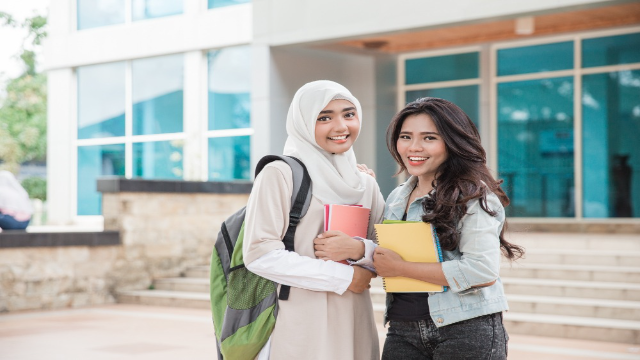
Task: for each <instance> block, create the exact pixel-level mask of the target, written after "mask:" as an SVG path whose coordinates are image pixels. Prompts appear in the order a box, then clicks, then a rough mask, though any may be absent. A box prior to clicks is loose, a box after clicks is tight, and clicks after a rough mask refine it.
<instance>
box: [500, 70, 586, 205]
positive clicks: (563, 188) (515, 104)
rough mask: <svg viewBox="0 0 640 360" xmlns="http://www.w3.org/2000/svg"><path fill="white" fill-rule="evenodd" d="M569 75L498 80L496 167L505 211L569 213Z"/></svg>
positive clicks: (571, 181)
mask: <svg viewBox="0 0 640 360" xmlns="http://www.w3.org/2000/svg"><path fill="white" fill-rule="evenodd" d="M573 162H574V160H573V80H572V78H570V77H566V78H553V79H542V80H530V81H518V82H510V83H502V84H499V85H498V167H499V177H500V178H502V179H504V181H505V183H504V184H503V188H504V189H505V190H506V192H507V195H508V196H509V197H510V198H511V206H509V207H507V214H508V215H509V216H518V217H567V216H574V214H575V209H574V175H573Z"/></svg>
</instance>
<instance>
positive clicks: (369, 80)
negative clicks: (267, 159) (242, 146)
mask: <svg viewBox="0 0 640 360" xmlns="http://www.w3.org/2000/svg"><path fill="white" fill-rule="evenodd" d="M254 49H256V50H254V63H253V65H254V92H253V93H252V115H251V120H252V124H253V128H254V129H255V134H256V135H254V136H253V142H252V154H251V155H252V161H253V162H254V163H255V162H257V161H258V160H259V159H260V158H261V157H262V156H264V155H267V154H282V150H283V147H284V143H285V141H286V139H287V134H286V128H285V122H286V118H287V111H288V109H289V104H290V103H291V99H293V95H294V94H295V92H296V91H297V90H298V89H299V88H300V87H301V86H302V85H304V84H306V83H307V82H310V81H314V80H333V81H335V82H338V83H340V84H342V85H344V86H345V87H347V88H348V89H349V90H350V91H351V92H352V93H353V95H354V96H356V97H357V98H358V100H359V101H360V103H361V105H362V112H363V117H362V121H363V123H362V131H361V133H360V135H359V137H358V141H357V142H356V144H355V146H354V150H355V151H356V156H357V158H358V162H361V163H367V164H369V165H370V166H371V167H374V168H375V146H376V144H375V138H376V131H377V128H376V125H375V124H376V116H375V114H376V109H375V91H376V87H375V75H374V74H375V59H374V58H373V57H372V56H363V55H351V54H339V53H333V52H326V51H319V50H310V49H304V48H296V49H287V48H269V47H267V46H263V45H254Z"/></svg>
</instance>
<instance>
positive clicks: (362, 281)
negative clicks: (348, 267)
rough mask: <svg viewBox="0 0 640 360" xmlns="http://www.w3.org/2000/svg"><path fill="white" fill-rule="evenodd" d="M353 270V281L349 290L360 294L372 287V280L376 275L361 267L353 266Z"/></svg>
mask: <svg viewBox="0 0 640 360" xmlns="http://www.w3.org/2000/svg"><path fill="white" fill-rule="evenodd" d="M352 268H353V279H352V280H351V284H350V285H349V287H348V288H347V290H350V291H352V292H354V293H356V294H360V293H362V292H363V291H365V290H367V289H368V288H370V287H371V285H370V283H371V279H373V278H374V277H376V274H374V273H372V272H371V271H369V270H367V269H364V268H361V267H360V266H352Z"/></svg>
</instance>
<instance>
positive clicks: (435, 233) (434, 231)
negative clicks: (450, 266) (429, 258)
mask: <svg viewBox="0 0 640 360" xmlns="http://www.w3.org/2000/svg"><path fill="white" fill-rule="evenodd" d="M431 229H432V231H433V240H434V241H435V242H436V249H438V260H440V262H443V261H444V258H443V256H442V248H441V247H440V238H438V233H437V232H436V227H435V226H433V224H432V225H431ZM383 281H384V280H383ZM448 288H449V287H448V286H444V287H443V288H442V291H443V292H445V291H447V289H448Z"/></svg>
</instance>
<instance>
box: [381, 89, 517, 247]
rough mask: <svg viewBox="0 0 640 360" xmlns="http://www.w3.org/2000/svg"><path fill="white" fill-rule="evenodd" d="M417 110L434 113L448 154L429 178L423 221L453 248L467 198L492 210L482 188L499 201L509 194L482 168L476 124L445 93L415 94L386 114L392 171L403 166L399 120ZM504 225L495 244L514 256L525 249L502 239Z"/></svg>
mask: <svg viewBox="0 0 640 360" xmlns="http://www.w3.org/2000/svg"><path fill="white" fill-rule="evenodd" d="M419 114H425V115H428V116H430V117H431V119H433V122H434V124H435V125H436V127H437V129H438V132H439V134H440V136H442V139H443V140H444V143H445V147H446V149H447V155H448V156H447V159H446V160H445V161H444V162H443V163H442V164H441V165H440V167H439V168H438V170H437V172H436V176H435V178H434V180H433V184H432V186H433V188H434V190H435V191H433V192H432V196H431V197H427V198H425V200H423V202H422V206H423V209H424V215H423V217H422V221H424V222H429V223H432V224H433V225H434V226H435V228H436V229H437V232H438V237H439V238H440V244H441V246H442V248H443V249H445V250H453V249H456V248H457V247H458V245H459V244H460V230H461V229H460V228H459V227H458V226H459V222H460V220H461V219H462V217H463V216H464V215H465V214H466V213H467V202H469V200H472V199H479V201H480V207H481V208H482V210H484V211H486V212H487V213H488V214H489V215H491V216H496V212H495V211H492V210H491V209H489V207H488V206H487V194H488V193H489V192H492V193H494V194H496V196H498V198H499V199H500V202H501V203H502V206H504V207H506V206H507V205H509V198H508V197H507V194H505V192H504V191H503V190H502V188H501V186H500V185H501V184H502V180H496V179H494V178H493V176H492V175H491V173H490V172H489V169H488V168H487V156H486V153H485V151H484V148H483V147H482V144H481V142H480V134H479V133H478V129H477V128H476V126H475V125H474V124H473V122H472V121H471V119H470V118H469V116H467V114H465V112H464V111H462V109H460V108H459V107H458V106H457V105H455V104H453V103H452V102H450V101H447V100H444V99H439V98H432V97H426V98H421V99H418V100H416V101H414V102H411V103H409V104H407V105H406V106H405V107H404V109H402V110H400V112H398V113H397V114H396V115H395V116H394V118H393V119H392V120H391V124H389V128H388V129H387V147H388V148H389V151H390V152H391V155H392V156H393V158H394V159H395V161H396V162H397V163H398V165H400V170H399V171H398V173H397V174H396V175H398V174H400V173H402V172H403V171H406V170H407V168H406V166H405V165H404V162H403V161H402V157H401V156H400V153H399V152H398V148H397V142H398V137H399V135H400V131H401V130H402V124H403V123H404V121H405V120H406V119H407V118H408V117H410V116H414V115H419ZM506 227H507V224H506V221H505V225H504V226H503V228H502V232H501V233H500V248H501V249H502V253H503V254H504V256H506V257H507V258H508V259H510V260H515V259H518V258H520V257H522V256H523V255H524V249H523V248H522V247H520V246H518V245H514V244H511V243H509V242H508V241H507V240H505V238H504V232H505V229H506Z"/></svg>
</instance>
